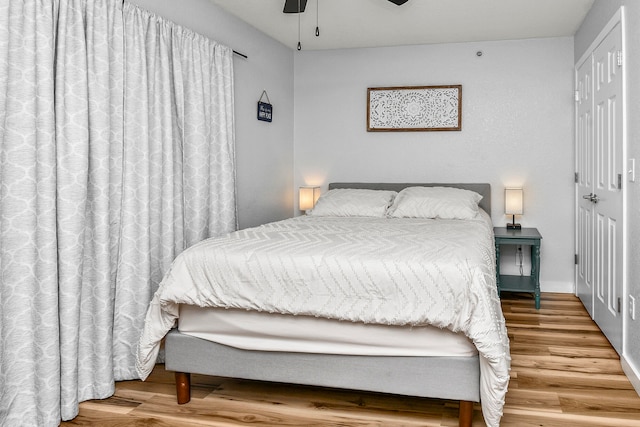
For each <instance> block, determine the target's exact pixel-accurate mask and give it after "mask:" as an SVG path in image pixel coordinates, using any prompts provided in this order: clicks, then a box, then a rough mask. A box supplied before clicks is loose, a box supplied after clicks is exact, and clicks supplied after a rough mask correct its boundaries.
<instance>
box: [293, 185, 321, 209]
mask: <svg viewBox="0 0 640 427" xmlns="http://www.w3.org/2000/svg"><path fill="white" fill-rule="evenodd" d="M318 197H320V187H300V190H299V193H298V204H299V206H300V210H301V211H308V210H309V209H313V207H314V206H315V204H316V202H317V201H318Z"/></svg>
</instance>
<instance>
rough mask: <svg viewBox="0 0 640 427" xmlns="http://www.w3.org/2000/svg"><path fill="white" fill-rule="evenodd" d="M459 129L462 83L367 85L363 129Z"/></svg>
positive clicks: (389, 130) (460, 126) (415, 130)
mask: <svg viewBox="0 0 640 427" xmlns="http://www.w3.org/2000/svg"><path fill="white" fill-rule="evenodd" d="M460 130H462V85H440V86H400V87H370V88H367V132H421V131H422V132H424V131H427V132H434V131H460Z"/></svg>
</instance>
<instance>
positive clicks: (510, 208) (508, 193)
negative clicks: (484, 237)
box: [504, 188, 524, 215]
mask: <svg viewBox="0 0 640 427" xmlns="http://www.w3.org/2000/svg"><path fill="white" fill-rule="evenodd" d="M523 200H524V194H523V191H522V188H505V189H504V212H505V213H506V214H507V215H522V212H523V210H524V209H523Z"/></svg>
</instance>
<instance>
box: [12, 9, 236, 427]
mask: <svg viewBox="0 0 640 427" xmlns="http://www.w3.org/2000/svg"><path fill="white" fill-rule="evenodd" d="M123 9H124V10H123ZM231 56H232V53H231V51H230V49H228V48H226V47H223V46H220V45H218V44H216V43H214V42H212V41H210V40H208V39H206V38H204V37H202V36H199V35H197V34H194V33H192V32H190V31H188V30H186V29H183V28H181V27H179V26H176V25H174V24H171V23H170V22H167V21H164V20H162V19H160V18H158V17H155V16H153V15H151V14H149V13H147V12H145V11H142V10H140V9H139V8H137V7H135V6H132V5H130V4H128V3H125V4H124V6H122V3H121V1H120V0H2V2H0V96H1V97H0V221H1V222H0V279H1V282H0V425H7V426H9V425H20V426H48V425H58V424H59V422H60V420H61V419H65V420H66V419H71V418H73V417H74V416H75V415H76V414H77V411H78V402H80V401H83V400H87V399H94V398H104V397H108V396H110V395H112V394H113V391H114V381H117V380H123V379H131V378H136V376H137V375H136V373H135V368H134V354H135V347H136V344H137V340H138V336H139V332H140V330H141V327H142V321H143V318H144V314H145V312H146V307H147V305H148V302H149V301H150V299H151V296H152V294H153V293H154V292H155V289H156V288H157V285H158V283H159V281H160V279H161V278H162V275H163V273H164V272H165V271H166V269H167V267H168V266H169V264H170V262H171V261H172V260H173V258H174V257H175V256H176V255H177V254H178V253H180V252H181V251H182V250H183V249H184V248H186V247H187V246H189V245H191V244H193V243H194V242H197V241H199V240H202V239H204V238H206V237H210V236H215V235H218V234H221V233H226V232H229V231H231V230H233V229H235V227H236V215H235V191H234V180H235V162H234V137H233V78H232V75H233V70H232V58H231Z"/></svg>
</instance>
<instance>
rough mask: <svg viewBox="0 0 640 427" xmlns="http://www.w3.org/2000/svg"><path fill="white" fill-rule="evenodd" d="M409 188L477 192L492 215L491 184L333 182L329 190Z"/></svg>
mask: <svg viewBox="0 0 640 427" xmlns="http://www.w3.org/2000/svg"><path fill="white" fill-rule="evenodd" d="M407 187H455V188H463V189H465V190H471V191H475V192H476V193H478V194H480V195H481V196H482V200H480V203H479V206H480V207H481V208H482V209H484V210H485V212H487V213H488V214H489V215H491V184H482V183H478V184H439V183H417V184H415V183H414V184H409V183H389V182H332V183H330V184H329V190H332V189H334V188H365V189H369V190H392V191H400V190H402V189H404V188H407Z"/></svg>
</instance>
